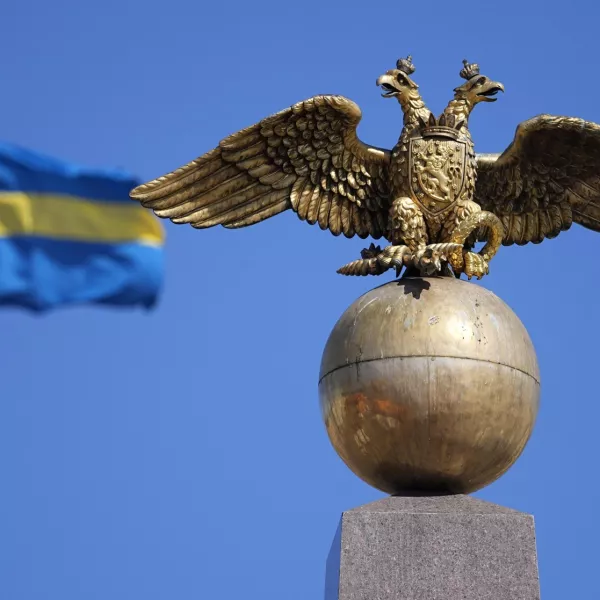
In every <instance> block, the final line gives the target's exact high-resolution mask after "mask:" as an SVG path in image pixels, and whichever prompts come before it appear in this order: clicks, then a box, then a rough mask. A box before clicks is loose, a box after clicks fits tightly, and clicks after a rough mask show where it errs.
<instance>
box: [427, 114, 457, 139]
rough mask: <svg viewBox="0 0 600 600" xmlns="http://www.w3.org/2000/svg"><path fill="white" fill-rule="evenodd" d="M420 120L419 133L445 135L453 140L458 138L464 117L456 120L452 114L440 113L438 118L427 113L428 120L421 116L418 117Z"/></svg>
mask: <svg viewBox="0 0 600 600" xmlns="http://www.w3.org/2000/svg"><path fill="white" fill-rule="evenodd" d="M419 121H420V122H421V135H422V136H423V137H424V138H425V137H445V138H451V139H453V140H456V139H458V136H459V135H460V130H461V128H462V126H463V125H464V124H465V121H464V119H461V120H460V121H457V120H456V117H455V116H454V115H446V114H442V115H441V116H440V118H439V119H436V118H435V117H434V116H433V114H430V115H429V121H428V122H426V121H425V120H424V119H423V118H422V117H419Z"/></svg>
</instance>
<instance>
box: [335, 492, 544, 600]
mask: <svg viewBox="0 0 600 600" xmlns="http://www.w3.org/2000/svg"><path fill="white" fill-rule="evenodd" d="M539 598H540V590H539V579H538V566H537V553H536V545H535V528H534V522H533V517H532V516H531V515H528V514H525V513H521V512H518V511H515V510H512V509H509V508H504V507H502V506H497V505H495V504H490V503H489V502H484V501H482V500H478V499H476V498H472V497H470V496H437V497H398V496H396V497H391V498H386V499H384V500H380V501H379V502H373V503H372V504H367V505H366V506H361V507H359V508H355V509H353V510H350V511H347V512H345V513H343V515H342V519H341V521H340V525H339V527H338V531H337V533H336V536H335V538H334V541H333V545H332V547H331V552H330V554H329V558H328V560H327V571H326V578H325V600H539Z"/></svg>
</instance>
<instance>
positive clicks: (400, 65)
mask: <svg viewBox="0 0 600 600" xmlns="http://www.w3.org/2000/svg"><path fill="white" fill-rule="evenodd" d="M396 68H397V69H398V70H399V71H402V72H403V73H406V74H407V75H410V74H412V73H414V72H415V66H414V65H413V63H412V56H411V55H410V54H409V55H408V56H407V57H406V58H399V59H398V60H397V61H396Z"/></svg>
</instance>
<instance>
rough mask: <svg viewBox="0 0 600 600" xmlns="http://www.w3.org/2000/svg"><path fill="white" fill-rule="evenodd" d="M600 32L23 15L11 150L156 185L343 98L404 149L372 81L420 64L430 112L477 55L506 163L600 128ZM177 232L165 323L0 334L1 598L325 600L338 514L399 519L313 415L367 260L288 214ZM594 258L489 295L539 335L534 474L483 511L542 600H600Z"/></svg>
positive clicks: (186, 15)
mask: <svg viewBox="0 0 600 600" xmlns="http://www.w3.org/2000/svg"><path fill="white" fill-rule="evenodd" d="M599 16H600V9H598V8H597V6H596V3H595V2H593V1H592V0H588V1H584V2H582V1H577V0H571V1H570V2H568V3H566V4H565V3H559V2H556V1H549V2H542V1H534V2H523V1H522V0H521V1H514V0H508V1H505V2H501V3H497V2H489V3H488V2H479V3H472V2H469V3H457V2H430V3H428V4H427V5H425V4H421V5H419V4H417V3H408V2H382V3H375V2H369V3H352V2H340V1H339V0H336V1H335V2H323V1H322V0H320V1H318V2H316V1H313V0H305V1H304V2H301V3H285V2H278V1H274V0H273V1H269V2H265V1H258V2H237V1H233V2H211V3H208V2H199V1H197V0H195V1H191V0H170V1H169V2H157V1H155V0H144V1H142V0H118V1H117V0H104V1H102V2H99V1H98V2H82V1H81V0H20V1H19V2H17V1H16V0H12V1H10V0H7V1H6V2H4V4H3V6H2V8H1V9H0V23H1V27H2V34H1V35H0V54H1V55H2V57H3V60H2V65H1V66H0V85H1V88H2V93H1V94H0V137H2V138H4V139H6V140H8V141H12V142H17V143H20V144H23V145H27V146H30V147H32V148H35V149H38V150H41V151H44V152H47V153H50V154H53V155H55V156H58V157H62V158H65V159H71V160H74V161H77V162H81V163H85V164H89V165H94V166H123V167H126V168H128V169H131V170H133V171H134V172H136V173H138V174H139V175H140V177H142V178H143V179H150V178H153V177H156V176H158V175H162V174H164V173H165V172H167V171H169V170H171V169H173V168H176V167H178V166H180V165H182V164H183V163H185V162H187V161H189V160H191V159H192V158H195V157H196V156H198V155H200V154H202V153H204V152H206V151H207V150H210V149H211V148H212V147H214V146H215V145H216V144H217V143H218V141H219V140H220V139H221V138H222V137H224V136H225V135H227V134H229V133H232V132H234V131H236V130H238V129H240V128H242V127H245V126H247V125H251V124H252V123H254V122H256V121H257V120H259V119H260V118H262V117H264V116H266V115H267V114H270V113H272V112H275V111H277V110H280V109H282V108H284V107H286V106H288V105H290V104H292V103H294V102H296V101H298V100H301V99H304V98H307V97H309V96H312V95H315V94H319V93H334V94H344V95H346V96H348V97H350V98H352V99H353V100H355V101H356V102H357V103H358V104H359V105H360V106H361V108H362V110H363V114H364V118H363V122H362V124H361V126H360V128H359V134H360V135H361V137H362V138H363V139H364V140H365V141H367V142H369V143H371V144H375V145H379V146H387V147H392V146H393V144H394V143H395V141H396V139H397V136H398V134H399V132H400V126H401V114H400V110H399V108H398V106H397V104H396V103H395V102H393V101H389V100H384V99H382V98H381V97H380V92H379V90H378V89H377V88H376V87H375V79H376V77H377V76H378V75H379V74H381V73H382V72H384V71H385V70H387V69H388V68H391V67H392V66H393V65H394V63H395V61H396V59H397V58H398V57H399V56H405V55H406V54H408V53H411V54H412V55H413V59H414V62H415V64H416V66H417V73H416V74H415V78H416V80H417V81H418V83H419V84H420V86H421V91H422V93H423V96H424V97H425V99H426V101H427V102H428V104H429V105H430V107H431V108H433V109H434V110H436V111H438V110H441V108H443V106H445V104H446V102H447V101H448V99H449V98H450V96H451V94H452V89H453V87H455V86H456V85H457V83H459V81H460V80H459V78H458V71H459V69H460V67H461V60H462V59H463V58H468V59H469V60H470V61H476V62H479V64H480V65H481V70H482V72H483V73H484V74H485V75H488V76H490V77H492V78H493V79H496V80H500V81H502V82H503V83H504V84H505V86H506V94H504V95H503V96H501V97H500V98H499V101H498V102H497V103H496V104H493V105H483V106H480V107H478V108H477V109H476V111H475V113H474V116H473V118H472V122H471V131H472V133H473V135H474V139H475V142H476V149H477V150H478V151H480V152H497V151H501V150H503V149H504V148H505V147H506V146H507V145H508V143H509V142H510V141H511V139H512V136H513V133H514V130H515V127H516V125H517V124H518V123H519V122H521V121H523V120H525V119H527V118H529V117H531V116H534V115H536V114H539V113H542V112H548V113H553V114H562V115H577V116H581V117H583V118H586V119H589V120H592V121H596V122H600V102H599V96H600V82H599V80H598V76H597V71H598V56H599V51H598V44H597V38H598V22H599ZM167 234H168V247H167V279H166V285H165V291H164V295H163V298H162V301H161V303H160V306H159V308H158V310H157V311H156V312H154V313H152V314H144V313H142V312H137V311H115V310H110V309H101V308H79V309H69V310H63V311H59V312H56V313H54V314H51V315H47V316H42V317H40V316H31V315H29V314H25V313H22V312H19V311H14V310H11V311H9V310H5V311H3V312H1V313H0V331H1V332H2V333H1V335H0V364H1V365H2V367H1V382H2V387H1V389H2V395H1V401H0V481H1V482H2V484H1V485H2V488H1V494H0V598H2V600H82V599H85V600H107V599H110V600H131V599H133V598H135V599H138V598H139V599H140V600H141V599H143V600H167V599H168V600H172V599H177V600H188V599H200V598H223V599H225V600H227V599H232V600H233V599H237V598H248V599H260V600H281V599H282V598H285V599H286V600H287V599H289V600H307V599H317V598H321V597H322V594H323V575H324V567H325V557H326V555H327V553H328V550H329V545H330V541H331V538H332V536H333V533H334V531H335V528H336V525H337V520H338V517H339V515H340V513H341V511H343V510H344V509H348V508H351V507H354V506H357V505H360V504H364V503H367V502H370V501H372V500H376V499H378V498H380V497H381V496H382V494H380V493H379V492H377V491H376V490H373V489H371V488H369V487H367V486H366V485H365V484H363V483H362V482H361V481H359V480H358V479H357V478H356V477H355V476H354V475H353V474H352V473H351V472H350V471H349V470H347V468H346V467H345V466H344V465H343V464H342V462H341V460H339V459H338V458H337V456H336V454H335V453H334V451H333V449H332V448H331V447H330V445H329V442H328V439H327V436H326V433H325V430H324V427H323V425H322V423H321V418H320V413H319V407H318V396H317V375H318V369H319V362H320V357H321V352H322V349H323V346H324V344H325V341H326V338H327V336H328V334H329V331H330V329H331V327H332V326H333V324H334V323H335V321H336V319H337V318H338V316H339V315H340V314H341V313H342V312H343V310H344V309H345V308H346V307H347V306H348V305H349V304H350V303H351V302H352V301H353V300H354V299H355V298H357V297H358V296H359V295H360V294H361V293H362V292H364V291H366V290H367V289H369V288H370V287H373V286H374V285H375V284H376V283H381V282H382V280H381V279H379V280H377V281H376V280H365V279H360V280H358V279H357V280H350V279H345V278H342V277H340V276H337V275H336V274H335V269H336V268H337V267H338V266H340V265H341V264H343V263H345V262H347V261H348V260H350V259H351V258H352V257H354V256H355V255H356V254H357V252H358V251H359V250H360V249H361V248H362V247H364V244H363V242H362V241H361V240H345V239H335V238H334V237H333V236H331V235H330V234H328V233H324V232H322V231H320V230H319V229H318V228H315V227H312V228H311V227H309V226H307V225H306V224H304V223H301V222H300V221H298V220H297V219H296V218H295V217H294V216H293V215H291V214H287V215H282V216H279V217H277V218H275V219H273V220H271V221H270V222H266V223H264V224H261V225H259V226H256V227H252V228H248V229H245V230H239V231H226V230H224V229H222V228H219V229H213V230H208V231H195V230H193V229H192V228H188V227H176V226H173V225H169V226H168V227H167ZM599 250H600V236H599V235H598V234H593V233H590V232H587V231H584V230H582V229H579V228H573V229H572V230H571V231H570V232H567V233H564V234H562V235H561V236H560V237H559V238H558V239H556V240H552V241H549V242H546V243H544V244H542V245H540V246H532V247H527V248H524V249H521V248H516V247H515V248H505V249H502V250H501V251H500V252H499V254H498V255H497V257H496V258H495V259H494V261H493V263H492V273H491V276H490V277H488V278H486V279H485V280H484V281H483V282H482V284H483V285H485V286H486V287H488V288H489V289H491V290H492V291H494V292H495V293H496V294H498V295H499V296H500V297H502V298H503V299H504V300H505V301H506V302H508V303H509V304H510V305H511V306H512V308H513V309H514V310H515V311H516V313H517V314H518V315H519V317H520V318H521V319H522V321H523V322H524V324H525V325H526V327H527V328H528V330H529V332H530V334H531V337H532V339H533V341H534V343H535V345H536V347H537V350H538V355H539V361H540V368H541V374H542V384H543V390H542V406H541V412H540V415H539V419H538V424H537V428H536V430H535V433H534V435H533V438H532V439H531V442H530V444H529V445H528V447H527V449H526V451H525V453H524V454H523V456H522V457H521V459H520V460H519V461H518V462H517V464H516V465H515V466H514V467H513V468H512V469H511V470H510V471H509V472H508V473H507V474H506V475H505V476H504V477H503V478H501V479H500V480H499V481H498V482H497V483H495V484H493V485H491V486H490V487H488V488H486V489H485V490H483V491H482V492H480V493H479V494H477V495H478V496H479V497H481V498H484V499H486V500H490V501H493V502H497V503H500V504H504V505H507V506H510V507H513V508H516V509H520V510H523V511H529V512H532V513H534V514H535V517H536V523H537V535H538V546H539V560H540V573H541V582H542V595H543V598H544V600H559V599H560V600H563V599H564V598H594V597H596V595H597V594H598V585H597V560H598V558H597V557H598V551H597V547H598V538H599V537H600V512H599V511H598V506H600V486H599V484H598V481H597V477H596V473H597V470H598V459H599V454H600V451H599V449H598V438H599V434H598V420H599V419H600V405H599V403H598V400H599V393H598V381H599V378H598V359H597V356H598V342H597V340H598V339H599V337H600V323H599V321H598V312H597V308H598V294H599V292H600V283H599V281H600V279H599V276H600V266H599V261H598V251H599ZM267 258H268V262H269V265H270V269H269V270H268V271H267V270H266V269H264V268H263V267H262V266H261V264H263V263H264V262H265V259H267Z"/></svg>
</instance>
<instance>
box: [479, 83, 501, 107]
mask: <svg viewBox="0 0 600 600" xmlns="http://www.w3.org/2000/svg"><path fill="white" fill-rule="evenodd" d="M498 92H504V86H503V85H502V84H501V83H500V82H499V81H490V82H488V83H487V84H486V85H485V88H484V89H483V90H482V91H481V92H479V93H478V94H477V96H479V98H480V99H481V100H483V101H484V102H496V98H494V96H495V95H496V94H497V93H498Z"/></svg>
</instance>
